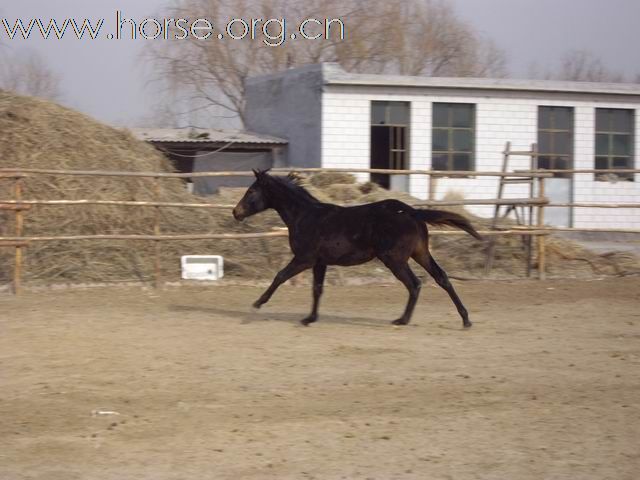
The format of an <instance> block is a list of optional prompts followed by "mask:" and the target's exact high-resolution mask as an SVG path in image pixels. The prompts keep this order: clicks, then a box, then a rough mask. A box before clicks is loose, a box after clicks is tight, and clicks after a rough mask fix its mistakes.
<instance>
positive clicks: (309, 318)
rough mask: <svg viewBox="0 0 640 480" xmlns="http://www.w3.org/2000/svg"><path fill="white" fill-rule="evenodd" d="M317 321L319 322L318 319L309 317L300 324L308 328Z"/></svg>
mask: <svg viewBox="0 0 640 480" xmlns="http://www.w3.org/2000/svg"><path fill="white" fill-rule="evenodd" d="M316 320H317V318H313V317H307V318H303V319H302V320H300V323H301V324H302V325H304V326H305V327H308V326H309V325H310V324H312V323H313V322H315V321H316Z"/></svg>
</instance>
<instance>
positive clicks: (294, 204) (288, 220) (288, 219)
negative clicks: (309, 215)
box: [273, 195, 312, 227]
mask: <svg viewBox="0 0 640 480" xmlns="http://www.w3.org/2000/svg"><path fill="white" fill-rule="evenodd" d="M311 205H312V202H311V201H310V200H307V199H300V198H297V197H293V196H289V195H278V196H277V197H276V198H275V199H274V202H273V209H274V210H275V211H276V212H278V215H280V218H281V219H282V221H283V222H284V223H285V225H287V227H291V226H292V225H293V224H294V223H295V222H296V220H298V218H300V217H301V216H303V215H305V212H306V211H308V210H309V208H310V207H311Z"/></svg>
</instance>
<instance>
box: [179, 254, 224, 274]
mask: <svg viewBox="0 0 640 480" xmlns="http://www.w3.org/2000/svg"><path fill="white" fill-rule="evenodd" d="M181 263H182V278H183V279H185V280H219V279H221V278H222V277H223V276H224V260H223V259H222V257H221V256H220V255H183V256H182V259H181Z"/></svg>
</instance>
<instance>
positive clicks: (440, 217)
mask: <svg viewBox="0 0 640 480" xmlns="http://www.w3.org/2000/svg"><path fill="white" fill-rule="evenodd" d="M415 218H416V219H418V220H422V221H423V222H426V223H430V224H432V225H449V226H451V227H456V228H459V229H461V230H464V231H465V232H467V233H468V234H469V235H472V236H474V237H475V238H477V239H478V240H483V238H482V236H481V235H480V234H479V233H478V232H476V229H475V228H473V225H471V223H470V222H469V220H467V219H466V218H464V217H463V216H462V215H458V214H457V213H453V212H447V211H445V210H423V209H415Z"/></svg>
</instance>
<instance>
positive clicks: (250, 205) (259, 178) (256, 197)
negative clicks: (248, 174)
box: [233, 170, 269, 222]
mask: <svg viewBox="0 0 640 480" xmlns="http://www.w3.org/2000/svg"><path fill="white" fill-rule="evenodd" d="M267 172H268V170H264V171H260V170H253V174H254V175H255V176H256V181H255V182H253V184H252V185H251V186H250V187H249V188H248V190H247V191H246V193H245V194H244V196H243V197H242V200H240V201H239V202H238V204H237V205H236V207H235V208H234V209H233V217H234V218H235V219H236V220H238V221H240V222H241V221H242V220H244V219H245V218H247V217H250V216H251V215H255V214H256V213H260V212H263V211H265V210H266V209H267V208H269V202H268V200H267V193H266V185H267V182H268V181H269V179H268V177H269V175H268V174H267Z"/></svg>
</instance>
